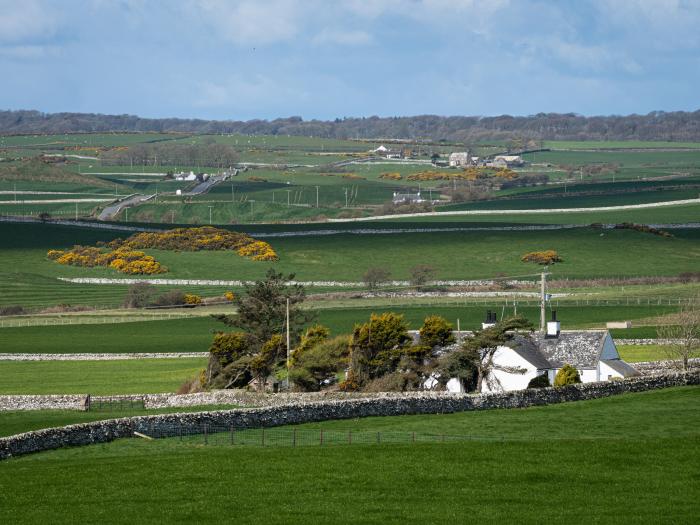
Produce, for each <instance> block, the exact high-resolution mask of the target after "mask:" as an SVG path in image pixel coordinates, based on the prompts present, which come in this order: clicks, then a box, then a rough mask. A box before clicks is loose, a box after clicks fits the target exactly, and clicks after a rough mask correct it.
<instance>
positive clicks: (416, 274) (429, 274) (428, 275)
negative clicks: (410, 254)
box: [409, 264, 437, 286]
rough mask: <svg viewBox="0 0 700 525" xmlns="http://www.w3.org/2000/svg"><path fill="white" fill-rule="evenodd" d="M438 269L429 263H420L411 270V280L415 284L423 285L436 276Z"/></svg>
mask: <svg viewBox="0 0 700 525" xmlns="http://www.w3.org/2000/svg"><path fill="white" fill-rule="evenodd" d="M436 271H437V270H436V269H435V267H433V266H430V265H428V264H418V265H416V266H414V267H413V268H411V269H410V270H409V273H410V282H411V284H412V285H413V286H423V285H424V284H426V283H427V282H428V281H430V280H431V279H432V278H433V277H434V276H435V272H436Z"/></svg>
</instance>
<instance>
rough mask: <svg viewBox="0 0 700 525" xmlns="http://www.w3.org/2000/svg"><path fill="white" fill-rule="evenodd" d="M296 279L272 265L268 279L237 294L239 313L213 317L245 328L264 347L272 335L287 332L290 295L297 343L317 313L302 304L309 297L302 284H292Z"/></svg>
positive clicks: (292, 332) (291, 324)
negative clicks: (314, 313) (273, 267)
mask: <svg viewBox="0 0 700 525" xmlns="http://www.w3.org/2000/svg"><path fill="white" fill-rule="evenodd" d="M292 280H294V274H290V275H287V276H285V275H283V274H282V273H279V272H276V271H275V270H274V269H272V268H271V269H269V270H268V271H267V274H266V276H265V279H264V280H262V281H256V282H255V283H254V284H253V285H246V286H245V293H242V294H238V295H236V296H235V297H234V298H233V304H234V305H235V307H236V310H237V313H236V314H234V315H214V316H213V317H214V318H215V319H216V320H218V321H221V322H222V323H224V324H226V325H227V326H232V327H234V328H238V329H240V330H243V331H245V332H246V333H247V334H248V335H249V336H250V337H251V338H252V340H253V342H254V343H253V344H254V345H255V346H256V347H257V348H262V345H263V344H265V343H266V342H267V341H269V340H270V339H271V338H272V336H274V335H276V334H283V333H285V332H286V308H287V299H289V329H290V335H291V341H290V342H291V344H292V345H293V344H295V343H296V342H297V341H299V335H300V334H301V331H302V329H303V327H304V325H306V324H308V323H309V322H310V321H311V320H312V319H313V317H314V315H313V314H312V313H311V312H309V311H308V310H303V309H302V308H301V304H302V303H303V302H304V300H305V299H306V292H305V290H304V287H303V286H302V285H300V284H293V285H292V284H289V281H292Z"/></svg>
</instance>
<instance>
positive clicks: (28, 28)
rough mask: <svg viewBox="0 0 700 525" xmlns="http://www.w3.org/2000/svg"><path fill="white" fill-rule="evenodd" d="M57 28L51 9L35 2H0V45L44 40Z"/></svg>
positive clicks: (11, 0) (30, 0) (10, 0)
mask: <svg viewBox="0 0 700 525" xmlns="http://www.w3.org/2000/svg"><path fill="white" fill-rule="evenodd" d="M57 26H58V17H57V14H56V13H55V12H53V9H51V8H49V7H48V6H47V5H44V4H43V3H40V2H38V1H36V0H22V1H19V2H18V1H13V0H0V43H19V42H25V41H29V40H35V39H40V40H44V39H46V38H48V37H50V36H52V35H53V34H54V32H55V30H56V28H57Z"/></svg>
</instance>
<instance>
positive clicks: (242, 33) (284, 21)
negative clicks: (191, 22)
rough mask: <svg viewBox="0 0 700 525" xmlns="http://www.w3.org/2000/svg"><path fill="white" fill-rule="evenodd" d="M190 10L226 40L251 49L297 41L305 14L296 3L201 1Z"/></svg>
mask: <svg viewBox="0 0 700 525" xmlns="http://www.w3.org/2000/svg"><path fill="white" fill-rule="evenodd" d="M190 7H191V12H192V13H193V14H194V15H195V16H199V17H200V19H201V20H202V21H203V22H204V23H205V24H206V25H208V26H209V27H211V28H212V29H214V30H215V31H216V32H217V33H218V34H219V35H220V36H221V37H223V38H224V39H226V40H228V41H230V42H233V43H235V44H237V45H240V46H251V47H252V46H255V45H264V44H274V43H276V42H281V41H285V40H288V39H290V38H293V37H295V36H296V35H297V34H298V32H299V30H300V20H299V19H300V17H301V15H302V11H303V10H302V9H297V7H298V6H297V4H296V3H295V2H294V1H293V0H270V1H266V2H257V1H254V0H242V1H239V2H227V1H225V0H197V1H194V2H192V3H191V4H190Z"/></svg>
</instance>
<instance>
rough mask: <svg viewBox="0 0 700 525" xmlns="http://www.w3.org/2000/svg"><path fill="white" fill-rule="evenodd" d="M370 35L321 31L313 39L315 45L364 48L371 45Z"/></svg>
mask: <svg viewBox="0 0 700 525" xmlns="http://www.w3.org/2000/svg"><path fill="white" fill-rule="evenodd" d="M372 40H373V38H372V35H370V34H369V33H367V32H366V31H361V30H356V31H344V30H342V29H338V30H336V29H329V28H326V29H323V30H322V31H321V32H320V33H318V34H317V35H316V36H315V37H314V38H313V42H314V43H315V44H339V45H344V46H364V45H367V44H370V43H372Z"/></svg>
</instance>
